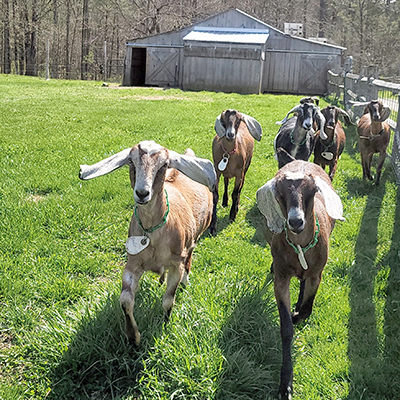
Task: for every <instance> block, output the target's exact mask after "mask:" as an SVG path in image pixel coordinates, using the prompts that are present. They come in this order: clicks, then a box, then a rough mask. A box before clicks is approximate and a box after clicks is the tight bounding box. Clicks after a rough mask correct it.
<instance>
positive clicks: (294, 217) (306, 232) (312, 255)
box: [257, 160, 343, 399]
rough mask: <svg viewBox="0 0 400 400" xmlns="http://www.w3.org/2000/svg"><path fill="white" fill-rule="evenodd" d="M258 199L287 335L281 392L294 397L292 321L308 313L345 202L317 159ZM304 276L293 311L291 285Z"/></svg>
mask: <svg viewBox="0 0 400 400" xmlns="http://www.w3.org/2000/svg"><path fill="white" fill-rule="evenodd" d="M257 205H258V208H259V209H260V211H261V212H262V213H263V214H264V216H265V217H266V219H267V226H268V228H269V229H268V234H267V237H266V238H267V241H268V243H269V245H270V247H271V253H272V257H273V264H272V270H273V273H274V291H275V298H276V302H277V306H278V310H279V317H280V325H281V338H282V357H283V362H282V368H281V378H280V386H279V398H280V399H291V398H292V391H293V366H292V356H291V343H292V339H293V332H294V329H293V324H297V323H299V322H301V321H303V320H304V319H306V318H307V317H308V316H309V315H310V314H311V311H312V307H313V302H314V298H315V295H316V293H317V290H318V287H319V284H320V282H321V277H322V271H323V269H324V266H325V264H326V262H327V260H328V250H329V236H330V234H331V232H332V230H333V228H334V225H335V220H337V219H338V220H343V208H342V202H341V200H340V198H339V196H338V195H337V194H336V192H335V191H334V189H333V187H332V184H331V181H330V179H329V177H328V175H327V174H326V173H325V171H324V170H323V169H322V168H321V167H319V166H318V165H316V164H313V163H310V162H307V161H302V160H294V161H292V162H289V163H288V164H286V165H285V166H284V167H282V168H281V169H280V170H279V171H278V172H277V174H276V175H275V177H274V178H273V179H271V180H270V181H268V182H267V183H266V184H265V185H264V186H262V187H261V188H260V189H259V190H258V191H257ZM294 276H295V277H297V278H298V279H299V280H300V293H299V297H298V301H297V304H296V307H295V311H294V313H293V314H292V313H291V304H290V293H289V285H290V280H291V278H292V277H294Z"/></svg>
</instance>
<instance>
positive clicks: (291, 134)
mask: <svg viewBox="0 0 400 400" xmlns="http://www.w3.org/2000/svg"><path fill="white" fill-rule="evenodd" d="M295 128H296V127H294V128H293V130H292V132H290V141H291V142H292V144H294V145H295V144H296V142H295V140H294V137H293V132H294V130H295ZM308 132H309V131H307V132H306V137H305V138H304V139H303V140H302V141H301V142H300V143H299V146H303V144H304V143H305V142H307V139H308Z"/></svg>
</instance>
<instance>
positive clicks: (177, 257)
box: [80, 141, 216, 345]
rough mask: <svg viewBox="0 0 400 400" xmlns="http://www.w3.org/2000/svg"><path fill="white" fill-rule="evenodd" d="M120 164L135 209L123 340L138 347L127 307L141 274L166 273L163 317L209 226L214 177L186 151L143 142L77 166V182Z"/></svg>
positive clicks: (205, 164)
mask: <svg viewBox="0 0 400 400" xmlns="http://www.w3.org/2000/svg"><path fill="white" fill-rule="evenodd" d="M189 154H190V155H189ZM124 165H129V170H130V179H131V186H132V189H133V197H134V200H135V202H136V205H135V211H134V214H133V216H132V219H131V222H130V226H129V237H128V240H127V242H126V249H127V252H128V261H127V263H126V266H125V269H124V272H123V277H122V293H121V297H120V302H121V306H122V309H123V310H124V313H125V317H126V333H127V336H128V338H129V340H130V341H131V342H133V343H134V344H136V345H138V344H139V342H140V333H139V329H138V326H137V324H136V321H135V318H134V316H133V307H134V303H135V292H136V290H137V288H138V283H139V280H140V278H141V276H142V274H143V273H144V272H145V271H153V272H155V273H158V274H160V275H161V278H160V280H161V281H163V280H164V273H165V271H167V270H168V275H167V289H166V292H165V294H164V297H163V308H164V311H165V315H166V318H169V315H170V313H171V310H172V306H173V303H174V299H175V292H176V289H177V287H178V285H179V283H180V282H182V283H183V284H186V283H187V278H188V274H189V272H190V267H191V262H192V252H193V249H194V247H195V245H196V242H197V240H198V239H199V237H200V236H201V234H202V233H203V232H204V231H205V230H206V229H207V228H208V226H209V224H210V222H211V216H212V207H213V202H212V197H213V196H212V191H213V190H214V188H215V183H216V176H215V171H214V167H213V164H212V163H211V161H209V160H205V159H201V158H197V157H194V153H193V152H192V151H191V150H187V152H186V154H185V155H180V154H178V153H175V152H174V151H171V150H168V149H166V148H165V147H162V146H160V145H159V144H157V143H155V142H153V141H144V142H140V143H139V144H138V145H136V146H134V147H132V148H129V149H125V150H123V151H121V152H119V153H117V154H115V155H113V156H111V157H108V158H106V159H105V160H102V161H100V162H98V163H96V164H94V165H81V172H80V178H81V179H84V180H86V179H92V178H96V177H98V176H101V175H105V174H108V173H109V172H111V171H114V170H115V169H117V168H120V167H122V166H124ZM168 168H172V169H171V170H168V171H167V169H168ZM181 172H182V173H181Z"/></svg>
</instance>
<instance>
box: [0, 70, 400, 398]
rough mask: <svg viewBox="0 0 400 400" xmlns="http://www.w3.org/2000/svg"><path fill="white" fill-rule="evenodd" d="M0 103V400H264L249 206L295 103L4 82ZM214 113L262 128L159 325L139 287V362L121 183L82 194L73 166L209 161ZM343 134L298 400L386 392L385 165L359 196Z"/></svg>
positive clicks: (267, 348) (272, 323)
mask: <svg viewBox="0 0 400 400" xmlns="http://www.w3.org/2000/svg"><path fill="white" fill-rule="evenodd" d="M0 96H1V112H0V120H1V123H0V160H1V169H0V215H1V218H0V399H5V400H17V399H54V400H56V399H57V400H58V399H96V400H97V399H99V400H100V399H101V400H103V399H104V400H105V399H130V400H134V399H137V400H145V399H146V400H147V399H148V400H156V399H159V400H172V399H197V400H206V399H213V400H214V399H220V400H222V399H223V400H225V399H227V400H230V399H240V400H246V399H248V400H250V399H251V400H256V399H272V398H274V396H275V393H276V390H277V388H278V383H279V371H280V364H281V352H280V334H279V318H278V312H277V309H276V304H275V300H274V296H273V283H272V282H273V280H272V279H273V278H272V276H271V275H270V265H271V261H272V258H271V254H270V251H269V247H268V245H266V243H265V241H264V239H263V236H262V234H261V228H262V225H263V218H262V217H261V214H260V213H259V211H258V209H257V206H256V203H255V193H256V191H257V189H258V188H259V187H261V186H262V185H263V184H264V183H265V182H266V181H267V180H269V179H271V178H272V177H273V176H274V175H275V173H276V171H277V162H276V160H275V159H274V156H273V139H274V137H275V135H276V133H277V131H278V126H277V125H275V121H278V120H281V119H282V118H283V117H284V116H285V115H286V112H287V111H288V110H289V109H291V108H292V107H293V106H294V105H296V104H297V103H298V100H299V99H300V96H286V95H279V96H274V95H267V94H265V95H238V94H224V93H211V92H196V93H192V92H182V91H180V90H175V89H170V90H158V89H152V88H140V89H130V88H118V87H101V84H100V83H98V82H81V81H53V80H52V81H45V80H42V79H38V78H29V77H19V76H7V75H0ZM325 104H326V99H325V101H322V106H324V105H325ZM227 108H235V109H238V110H239V111H242V112H244V113H246V114H248V115H251V116H253V117H254V118H256V119H257V120H258V121H259V122H260V124H261V126H262V127H263V138H262V140H261V142H256V143H255V146H254V155H253V159H252V164H251V166H250V168H249V171H248V173H247V175H246V181H245V184H244V188H243V191H242V195H241V204H240V208H239V213H238V216H237V218H236V221H235V222H234V223H229V220H228V217H229V207H228V208H222V207H221V205H220V204H219V206H218V217H219V221H218V226H217V236H216V237H211V236H209V235H208V234H204V235H203V237H202V239H201V240H200V243H199V245H198V246H197V248H196V249H195V252H194V258H193V266H192V273H191V276H190V285H189V286H188V287H187V288H186V289H182V290H180V291H179V293H178V295H177V299H176V304H175V307H174V309H173V311H172V316H171V320H170V322H169V323H168V324H167V325H163V311H162V306H161V296H162V294H163V293H164V290H165V288H164V287H160V286H159V284H158V277H157V276H155V275H152V274H147V275H144V277H143V278H142V280H141V285H140V290H139V292H138V294H137V296H136V304H135V316H136V318H137V321H138V325H139V329H140V330H141V333H142V343H141V346H140V348H138V349H135V348H133V347H131V346H129V345H128V343H127V340H126V337H125V335H124V333H123V326H124V317H123V314H122V311H121V309H120V305H119V300H118V299H119V294H120V289H121V288H120V286H121V272H122V269H123V266H124V262H125V258H126V255H125V241H126V237H127V231H128V224H129V220H130V217H131V215H132V212H133V208H134V201H133V196H132V189H131V187H130V182H129V177H128V168H127V167H124V168H122V169H121V170H118V171H116V172H114V173H113V174H110V175H107V176H104V177H101V178H98V179H95V180H93V181H88V182H83V181H80V180H79V178H78V171H79V165H80V164H92V163H94V162H97V161H99V160H101V159H103V158H105V157H107V156H109V155H111V154H114V153H117V152H118V151H120V150H122V149H124V148H126V147H130V146H132V145H134V144H136V143H138V142H139V141H142V140H150V139H151V140H155V141H156V142H158V143H160V144H162V145H163V146H165V147H167V148H169V149H172V150H175V151H177V152H180V153H183V152H184V150H185V149H186V148H187V147H191V148H192V149H193V150H194V151H195V153H196V155H197V156H199V157H203V158H208V159H211V143H212V139H213V137H214V134H215V133H214V128H213V127H214V121H215V118H216V116H217V115H218V114H219V113H221V111H223V110H224V109H227ZM345 131H346V134H347V145H346V149H345V151H344V154H343V155H342V158H341V159H340V160H339V164H338V169H337V172H336V175H335V178H334V181H333V185H334V187H335V189H336V191H337V193H338V194H339V195H340V197H341V199H342V202H343V206H344V216H345V218H346V221H345V222H341V223H340V222H338V223H337V224H336V227H335V230H334V231H333V234H332V236H331V240H330V246H331V247H330V257H329V261H328V263H327V265H326V267H325V271H324V274H323V280H322V283H321V286H320V289H319V291H318V294H317V296H316V300H315V306H314V310H313V314H312V315H311V317H310V318H309V319H308V320H307V321H306V322H305V323H303V324H302V325H300V326H297V327H296V328H295V339H294V343H293V358H294V399H302V400H304V399H307V400H316V399H324V400H327V399H332V400H333V399H342V400H344V399H348V400H361V399H362V400H367V399H368V400H384V399H395V398H398V393H399V390H400V363H399V360H400V335H399V326H400V310H399V308H400V289H399V288H400V268H399V264H400V262H399V261H400V260H399V256H400V252H399V251H400V245H399V237H400V227H399V226H398V225H397V222H398V221H400V202H399V200H400V199H399V195H398V188H397V186H396V184H395V177H394V173H393V170H392V167H391V165H390V161H389V160H388V159H387V160H386V163H385V166H384V170H383V174H382V178H381V185H380V186H379V187H375V186H373V185H372V184H371V183H370V182H363V181H362V169H361V165H360V155H359V153H358V150H357V149H358V146H357V141H356V130H355V127H348V128H346V129H345ZM375 165H376V163H374V164H373V168H375ZM220 185H221V186H220V190H222V182H221V183H220ZM231 185H233V183H231ZM229 204H231V199H229ZM298 286H299V285H298V283H297V282H295V281H292V287H291V293H292V302H294V301H295V300H296V296H297V290H298Z"/></svg>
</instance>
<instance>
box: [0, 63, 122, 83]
mask: <svg viewBox="0 0 400 400" xmlns="http://www.w3.org/2000/svg"><path fill="white" fill-rule="evenodd" d="M36 71H37V76H39V77H41V78H50V79H74V80H79V79H82V78H83V77H82V68H81V65H80V64H69V65H66V64H54V63H49V64H47V63H45V62H44V63H39V64H37V65H36ZM0 73H5V69H4V64H2V63H0ZM11 73H12V74H15V75H19V74H21V75H24V74H25V67H24V66H20V65H15V64H14V63H12V64H11ZM47 74H48V76H47ZM123 74H124V59H108V60H107V62H106V66H104V64H102V63H98V62H91V63H88V64H86V71H85V76H84V79H85V80H95V81H107V82H113V83H114V82H115V83H122V78H123Z"/></svg>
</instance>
